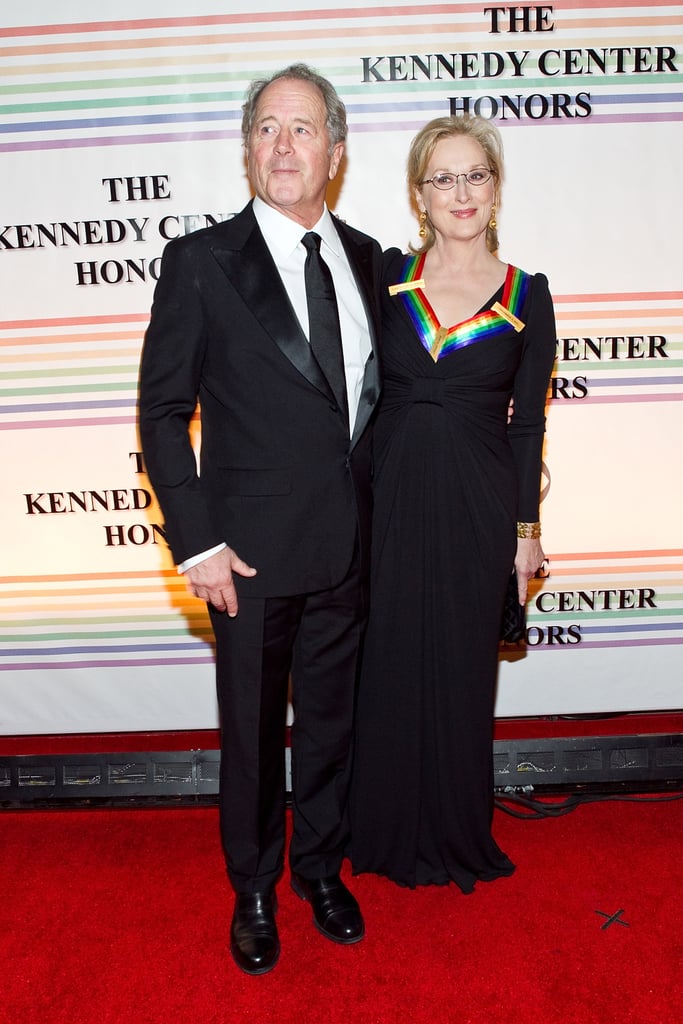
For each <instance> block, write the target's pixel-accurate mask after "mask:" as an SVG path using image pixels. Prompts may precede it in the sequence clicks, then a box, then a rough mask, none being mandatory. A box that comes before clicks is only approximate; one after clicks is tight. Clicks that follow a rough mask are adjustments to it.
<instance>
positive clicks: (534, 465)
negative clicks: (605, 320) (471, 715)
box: [508, 274, 556, 523]
mask: <svg viewBox="0 0 683 1024" xmlns="http://www.w3.org/2000/svg"><path fill="white" fill-rule="evenodd" d="M555 346H556V330H555V313H554V311H553V302H552V298H551V296H550V291H549V289H548V281H547V278H546V277H545V276H544V275H543V274H535V275H534V278H533V283H532V288H531V295H530V298H529V305H528V310H527V315H526V321H525V326H524V347H523V351H522V359H521V362H520V365H519V369H518V370H517V373H516V375H515V382H514V390H513V397H514V412H513V415H512V420H511V421H510V424H509V426H508V437H509V439H510V444H511V446H512V450H513V454H514V459H515V466H516V469H517V487H518V497H517V521H518V522H523V523H535V522H536V521H537V520H538V517H539V511H538V509H539V500H540V482H541V463H542V457H543V435H544V433H545V406H546V398H547V390H548V381H549V379H550V374H551V371H552V367H553V362H554V360H555Z"/></svg>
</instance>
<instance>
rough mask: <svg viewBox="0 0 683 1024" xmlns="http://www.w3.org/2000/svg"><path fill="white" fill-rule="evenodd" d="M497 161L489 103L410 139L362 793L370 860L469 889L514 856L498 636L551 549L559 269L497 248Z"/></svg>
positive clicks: (357, 851)
mask: <svg viewBox="0 0 683 1024" xmlns="http://www.w3.org/2000/svg"><path fill="white" fill-rule="evenodd" d="M501 179H502V148H501V144H500V136H499V134H498V132H497V130H496V128H495V127H494V126H493V125H492V124H491V123H490V122H488V121H486V120H482V119H479V118H469V119H463V118H455V117H444V118H438V119H437V120H435V121H431V122H430V123H429V124H428V125H426V126H425V128H423V129H422V131H421V132H419V133H418V135H417V136H416V137H415V139H414V140H413V143H412V145H411V149H410V155H409V160H408V180H409V184H410V186H411V189H412V191H413V193H414V195H415V199H416V202H417V206H418V209H419V211H420V235H421V237H422V238H423V244H422V246H421V248H420V249H419V250H416V251H414V252H413V254H412V255H408V256H406V255H404V254H402V253H401V252H400V251H399V250H398V249H392V250H389V251H388V252H387V253H386V255H385V266H384V271H385V273H384V284H383V303H384V318H383V348H382V353H383V372H384V393H383V398H382V404H381V407H380V411H379V416H378V419H377V421H376V425H375V433H374V439H375V511H374V536H373V577H372V598H371V612H370V623H369V628H368V634H367V638H366V642H365V652H364V661H363V671H362V677H361V683H360V690H359V698H358V719H357V731H356V755H355V769H354V781H353V798H352V807H351V823H352V843H351V860H352V864H353V870H354V872H355V873H359V872H362V871H372V872H376V873H378V874H382V875H386V876H388V877H389V878H391V879H393V880H394V881H396V882H398V883H400V884H403V885H408V886H415V885H421V884H429V883H436V884H446V883H448V882H450V881H453V882H455V883H456V884H457V885H458V886H459V887H460V888H461V889H462V890H463V892H471V891H472V889H473V887H474V884H475V882H476V880H477V879H482V880H491V879H494V878H497V877H499V876H501V875H509V874H511V873H512V871H513V870H514V866H513V864H512V863H511V861H510V860H509V859H508V858H507V857H506V855H505V854H504V853H503V852H502V851H501V850H500V849H499V847H498V846H497V844H496V842H495V840H494V839H493V837H492V835H491V823H492V815H493V764H492V733H493V715H494V697H495V683H496V674H497V667H498V642H499V636H500V624H501V616H502V609H503V599H504V595H505V589H506V584H507V582H508V579H509V577H510V573H511V571H512V568H513V565H514V566H515V567H516V569H517V573H518V580H519V598H520V602H522V603H523V602H524V601H525V600H526V591H527V581H528V579H529V578H530V577H531V576H532V575H533V574H534V573H535V572H536V570H537V569H538V568H539V566H540V564H541V562H542V560H543V557H544V556H543V551H542V548H541V543H540V540H539V537H540V524H539V523H538V506H539V490H540V473H541V451H542V444H543V433H544V428H545V399H546V391H547V387H548V380H549V376H550V372H551V368H552V363H553V359H554V352H555V320H554V315H553V307H552V301H551V298H550V294H549V291H548V284H547V280H546V278H545V277H544V276H543V275H542V274H536V275H529V274H526V273H524V272H523V271H521V270H519V269H518V268H515V267H512V266H509V265H508V264H505V263H502V262H500V261H499V260H498V259H497V258H496V256H495V255H494V253H495V251H496V249H497V238H496V223H495V210H496V205H497V204H498V197H499V190H500V185H501ZM447 325H451V326H447ZM511 398H513V399H514V413H513V416H512V419H511V421H510V424H509V425H508V423H507V419H508V415H507V413H508V406H509V402H510V399H511Z"/></svg>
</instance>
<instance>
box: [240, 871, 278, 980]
mask: <svg viewBox="0 0 683 1024" xmlns="http://www.w3.org/2000/svg"><path fill="white" fill-rule="evenodd" d="M276 910H277V903H276V900H275V893H274V892H273V890H272V889H271V890H269V891H268V892H248V893H244V892H242V893H237V896H236V897H235V910H234V913H233V915H232V924H231V925H230V952H231V953H232V958H233V960H234V961H235V963H236V964H237V966H238V967H239V968H241V970H243V971H245V972H246V973H247V974H265V973H266V972H267V971H270V970H272V969H273V967H275V964H276V963H277V961H278V957H279V956H280V940H279V938H278V934H277V925H276V924H275V911H276Z"/></svg>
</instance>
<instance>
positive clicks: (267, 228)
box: [253, 196, 342, 256]
mask: <svg viewBox="0 0 683 1024" xmlns="http://www.w3.org/2000/svg"><path fill="white" fill-rule="evenodd" d="M253 209H254V216H255V217H256V221H257V223H258V226H259V228H260V229H261V233H262V234H263V237H264V238H265V239H266V241H267V243H268V245H269V246H270V247H272V248H275V249H278V250H279V251H280V252H281V253H282V254H283V255H287V254H289V253H292V252H293V251H294V249H295V248H296V246H297V245H298V243H299V242H300V241H301V239H302V238H303V236H304V235H305V234H306V229H305V228H303V227H302V225H301V224H299V222H298V221H295V220H292V218H291V217H287V216H285V214H284V213H280V211H279V210H276V209H275V207H274V206H270V205H269V204H268V203H266V202H264V200H263V199H260V198H259V196H255V197H254V204H253ZM310 230H311V231H315V232H317V234H319V235H320V237H321V238H322V239H323V241H324V242H325V244H326V245H328V246H329V247H330V249H331V250H332V252H333V253H335V255H337V256H339V255H341V252H342V245H341V242H340V240H339V235H338V234H337V231H336V229H335V227H334V222H333V220H332V216H331V214H330V211H329V210H328V209H327V204H325V205H324V207H323V212H322V216H321V218H320V220H319V221H318V223H317V224H314V225H313V227H312V228H311V229H310Z"/></svg>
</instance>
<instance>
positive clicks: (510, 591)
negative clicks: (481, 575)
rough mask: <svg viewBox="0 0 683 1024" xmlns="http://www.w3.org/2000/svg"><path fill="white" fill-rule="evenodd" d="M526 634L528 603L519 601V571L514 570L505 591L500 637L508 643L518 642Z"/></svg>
mask: <svg viewBox="0 0 683 1024" xmlns="http://www.w3.org/2000/svg"><path fill="white" fill-rule="evenodd" d="M525 635H526V605H524V604H520V603H519V594H518V593H517V573H516V572H515V571H513V572H512V575H511V576H510V579H509V580H508V585H507V590H506V591H505V603H504V605H503V619H502V621H501V624H500V638H501V640H504V641H505V642H506V643H508V644H516V643H517V642H518V641H519V640H523V639H524V637H525Z"/></svg>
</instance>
